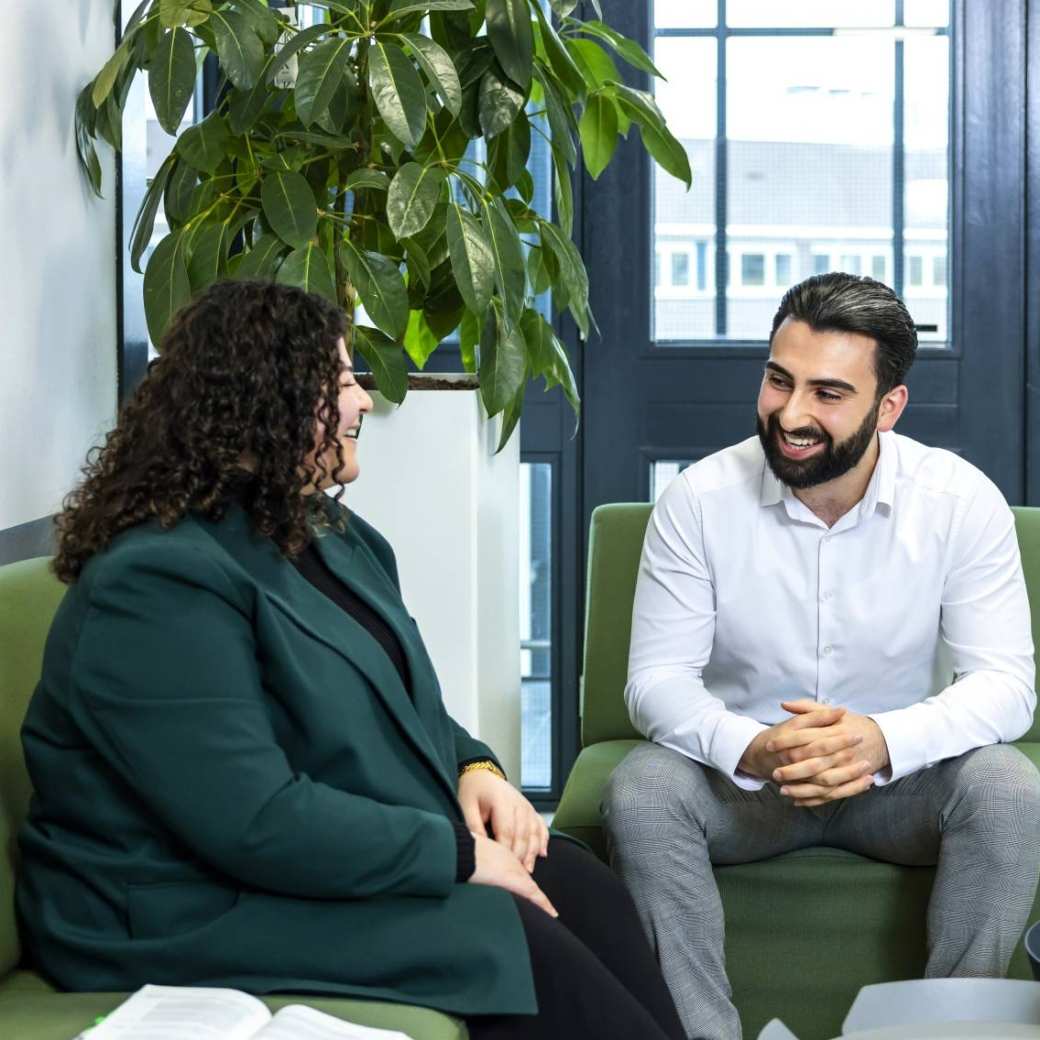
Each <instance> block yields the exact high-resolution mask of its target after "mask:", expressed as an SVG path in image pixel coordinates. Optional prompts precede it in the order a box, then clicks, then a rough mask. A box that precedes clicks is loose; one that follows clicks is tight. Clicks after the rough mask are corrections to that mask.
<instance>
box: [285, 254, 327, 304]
mask: <svg viewBox="0 0 1040 1040" xmlns="http://www.w3.org/2000/svg"><path fill="white" fill-rule="evenodd" d="M278 281H279V282H280V283H281V284H282V285H296V286H299V288H301V289H305V290H306V291H307V292H314V293H320V294H321V295H322V296H324V297H325V298H326V299H329V300H331V301H332V302H333V303H337V302H338V301H337V299H336V280H335V278H334V277H333V274H332V269H331V267H330V266H329V260H328V257H327V256H326V255H325V252H324V250H323V249H321V248H320V247H319V246H318V245H317V244H316V243H314V242H308V243H307V245H305V246H304V247H303V248H302V249H296V250H294V251H293V252H291V253H290V254H289V255H288V256H287V257H286V258H285V261H284V262H283V263H282V266H281V267H279V268H278Z"/></svg>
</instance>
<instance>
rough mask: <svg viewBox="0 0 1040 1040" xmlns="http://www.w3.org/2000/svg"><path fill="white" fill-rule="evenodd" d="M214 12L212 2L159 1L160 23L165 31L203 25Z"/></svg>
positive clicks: (207, 0)
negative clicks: (184, 26)
mask: <svg viewBox="0 0 1040 1040" xmlns="http://www.w3.org/2000/svg"><path fill="white" fill-rule="evenodd" d="M212 12H213V4H212V2H211V0H159V23H160V24H161V25H162V26H163V28H165V29H175V28H178V27H179V26H182V25H189V26H192V27H194V26H196V25H201V24H202V23H203V22H204V21H205V20H206V19H207V18H209V16H210V14H212Z"/></svg>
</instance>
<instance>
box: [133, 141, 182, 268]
mask: <svg viewBox="0 0 1040 1040" xmlns="http://www.w3.org/2000/svg"><path fill="white" fill-rule="evenodd" d="M176 161H177V159H176V156H173V155H168V156H167V157H166V158H165V159H164V160H163V163H162V165H161V166H160V167H159V169H158V170H156V173H155V176H154V177H153V178H152V183H151V184H149V185H148V191H146V192H145V196H144V199H143V200H142V201H141V208H140V209H139V210H138V211H137V219H136V220H135V221H134V229H133V231H132V232H131V233H130V266H131V267H132V268H133V269H134V270H135V271H136V272H137V273H138V274H140V273H141V257H142V256H144V253H145V250H146V249H147V248H148V243H149V242H151V240H152V232H153V231H154V230H155V215H156V213H158V211H159V202H160V200H161V199H162V197H163V193H164V192H165V190H166V183H167V180H168V179H169V176H170V171H171V170H172V169H173V166H174V163H176Z"/></svg>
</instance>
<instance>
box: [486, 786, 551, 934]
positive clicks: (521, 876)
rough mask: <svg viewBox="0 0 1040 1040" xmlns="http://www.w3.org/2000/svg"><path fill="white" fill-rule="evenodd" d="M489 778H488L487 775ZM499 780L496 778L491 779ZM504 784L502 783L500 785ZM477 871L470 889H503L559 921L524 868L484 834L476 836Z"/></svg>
mask: <svg viewBox="0 0 1040 1040" xmlns="http://www.w3.org/2000/svg"><path fill="white" fill-rule="evenodd" d="M489 775H490V774H489ZM493 779H496V780H497V779H498V777H493ZM499 782H500V783H505V781H499ZM473 838H474V840H475V841H476V848H475V850H474V852H475V854H476V863H477V865H476V869H475V870H474V871H473V873H472V874H471V875H470V877H469V880H468V883H469V884H471V885H493V886H494V887H495V888H504V889H505V890H506V891H507V892H512V893H513V895H515V896H522V897H523V898H524V899H530V900H531V902H532V903H534V905H535V906H537V907H540V908H541V909H542V910H544V911H545V912H546V913H547V914H548V915H549V916H550V917H559V916H560V915H559V914H558V913H557V912H556V907H554V906H553V905H552V903H550V902H549V900H548V899H547V898H546V895H545V893H544V892H543V891H542V890H541V889H540V888H539V887H538V886H537V885H536V884H535V883H534V878H532V877H531V875H530V874H529V873H528V872H527V871H526V870H525V869H524V866H523V864H522V863H521V862H520V861H519V860H518V859H517V858H516V856H514V855H513V854H512V852H510V851H509V849H507V848H505V846H503V845H500V844H499V843H498V842H497V841H492V840H491V839H490V838H489V837H487V836H486V835H485V834H482V833H480V832H475V833H474V834H473Z"/></svg>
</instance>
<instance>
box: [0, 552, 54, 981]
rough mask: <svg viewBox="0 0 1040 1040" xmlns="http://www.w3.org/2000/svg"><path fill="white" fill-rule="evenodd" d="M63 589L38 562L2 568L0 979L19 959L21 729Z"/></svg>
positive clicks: (25, 793)
mask: <svg viewBox="0 0 1040 1040" xmlns="http://www.w3.org/2000/svg"><path fill="white" fill-rule="evenodd" d="M64 594H65V586H64V585H62V584H61V582H59V581H58V579H57V578H56V577H55V576H54V573H53V572H52V571H51V569H50V558H49V557H40V558H38V559H35V560H24V561H22V562H21V563H11V564H8V565H7V566H6V567H0V976H3V975H5V974H6V973H7V972H8V971H10V970H11V969H12V968H13V967H14V966H15V965H16V964H17V963H18V961H19V960H20V958H21V948H20V945H19V942H18V929H17V927H16V924H15V912H14V877H15V866H16V862H17V849H16V846H15V837H16V835H17V833H18V828H19V827H20V826H21V824H22V820H23V819H24V818H25V813H26V811H27V810H28V807H29V794H30V788H29V776H28V774H27V773H26V771H25V760H24V759H23V757H22V742H21V728H22V720H23V719H24V718H25V709H26V707H27V706H28V704H29V698H30V696H31V695H32V692H33V689H34V688H35V686H36V683H37V682H38V680H39V678H40V665H41V662H42V660H43V644H44V641H45V640H46V638H47V631H48V630H49V629H50V626H51V619H52V618H53V616H54V611H55V610H57V608H58V604H59V603H60V602H61V598H62V596H63V595H64Z"/></svg>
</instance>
